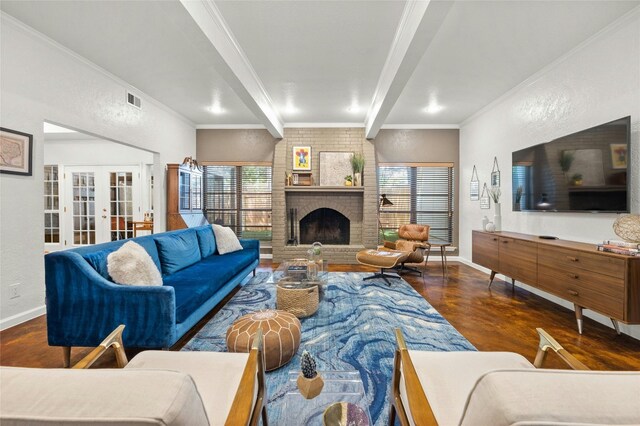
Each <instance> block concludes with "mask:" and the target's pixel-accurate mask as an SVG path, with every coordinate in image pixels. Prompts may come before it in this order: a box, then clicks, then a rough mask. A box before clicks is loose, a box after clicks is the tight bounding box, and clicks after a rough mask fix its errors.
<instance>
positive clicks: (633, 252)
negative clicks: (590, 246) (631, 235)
mask: <svg viewBox="0 0 640 426" xmlns="http://www.w3.org/2000/svg"><path fill="white" fill-rule="evenodd" d="M598 250H599V251H604V252H608V253H617V254H625V255H627V256H640V244H638V243H630V242H627V241H616V240H605V241H603V242H602V244H598Z"/></svg>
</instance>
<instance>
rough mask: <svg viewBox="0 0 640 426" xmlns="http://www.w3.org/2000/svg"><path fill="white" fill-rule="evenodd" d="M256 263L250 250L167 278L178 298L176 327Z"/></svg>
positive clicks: (208, 259)
mask: <svg viewBox="0 0 640 426" xmlns="http://www.w3.org/2000/svg"><path fill="white" fill-rule="evenodd" d="M254 260H256V259H255V255H254V256H252V254H251V253H250V252H249V251H248V250H242V251H237V252H233V253H229V254H225V255H213V256H209V257H205V258H204V259H202V260H201V261H200V262H198V263H196V264H195V265H192V266H189V267H188V268H185V269H183V270H181V271H178V272H176V273H175V274H172V275H170V276H166V277H165V278H164V285H168V286H172V287H173V288H174V290H175V295H176V323H181V322H183V321H184V320H185V319H187V318H188V317H189V315H191V314H192V313H193V312H194V311H195V310H196V309H198V307H200V306H201V305H202V304H203V303H204V302H206V301H207V300H208V299H209V298H210V297H211V296H213V295H214V294H215V293H216V292H217V291H218V290H219V289H220V288H221V287H222V286H224V285H225V284H227V283H228V282H229V281H230V280H231V279H232V278H233V277H235V276H236V275H237V274H238V273H240V271H242V270H243V269H245V268H246V267H248V266H249V265H251V263H252V262H253V261H254Z"/></svg>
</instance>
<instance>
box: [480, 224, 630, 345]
mask: <svg viewBox="0 0 640 426" xmlns="http://www.w3.org/2000/svg"><path fill="white" fill-rule="evenodd" d="M472 251H473V252H472V260H473V262H474V263H477V264H478V265H481V266H484V267H486V268H489V269H491V277H490V281H489V287H491V283H492V282H493V279H494V277H495V275H496V273H499V274H503V275H506V276H508V277H510V278H511V280H512V283H513V282H515V280H518V281H521V282H523V283H525V284H528V285H530V286H533V287H536V288H539V289H540V290H543V291H545V292H547V293H551V294H553V295H555V296H558V297H560V298H562V299H566V300H568V301H570V302H572V303H573V305H574V307H575V313H576V320H577V322H578V331H579V332H580V334H582V310H583V309H591V310H593V311H596V312H599V313H601V314H603V315H606V316H608V317H609V318H611V321H612V323H613V326H614V327H615V329H616V332H617V333H620V329H619V327H618V321H621V322H624V323H627V324H640V257H633V256H624V255H620V254H615V253H604V252H600V251H598V250H597V249H596V248H595V245H592V244H585V243H578V242H575V241H566V240H545V239H542V238H540V237H538V236H535V235H527V234H518V233H515V232H492V233H489V232H484V231H473V247H472Z"/></svg>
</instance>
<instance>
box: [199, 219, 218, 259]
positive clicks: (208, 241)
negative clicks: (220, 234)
mask: <svg viewBox="0 0 640 426" xmlns="http://www.w3.org/2000/svg"><path fill="white" fill-rule="evenodd" d="M196 234H197V235H198V243H199V244H200V254H201V255H202V257H203V258H204V257H209V256H211V255H212V254H213V253H215V252H216V237H215V235H213V229H211V226H210V225H207V226H206V227H202V228H198V229H196Z"/></svg>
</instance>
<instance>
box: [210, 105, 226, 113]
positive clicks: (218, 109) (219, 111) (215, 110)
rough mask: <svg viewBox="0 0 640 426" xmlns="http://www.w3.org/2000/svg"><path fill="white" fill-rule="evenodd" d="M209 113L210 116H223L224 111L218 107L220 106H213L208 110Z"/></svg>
mask: <svg viewBox="0 0 640 426" xmlns="http://www.w3.org/2000/svg"><path fill="white" fill-rule="evenodd" d="M208 110H209V112H210V113H212V114H216V115H217V114H224V113H225V110H224V108H222V107H221V106H220V104H213V105H211V106H210V107H209V108H208Z"/></svg>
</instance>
